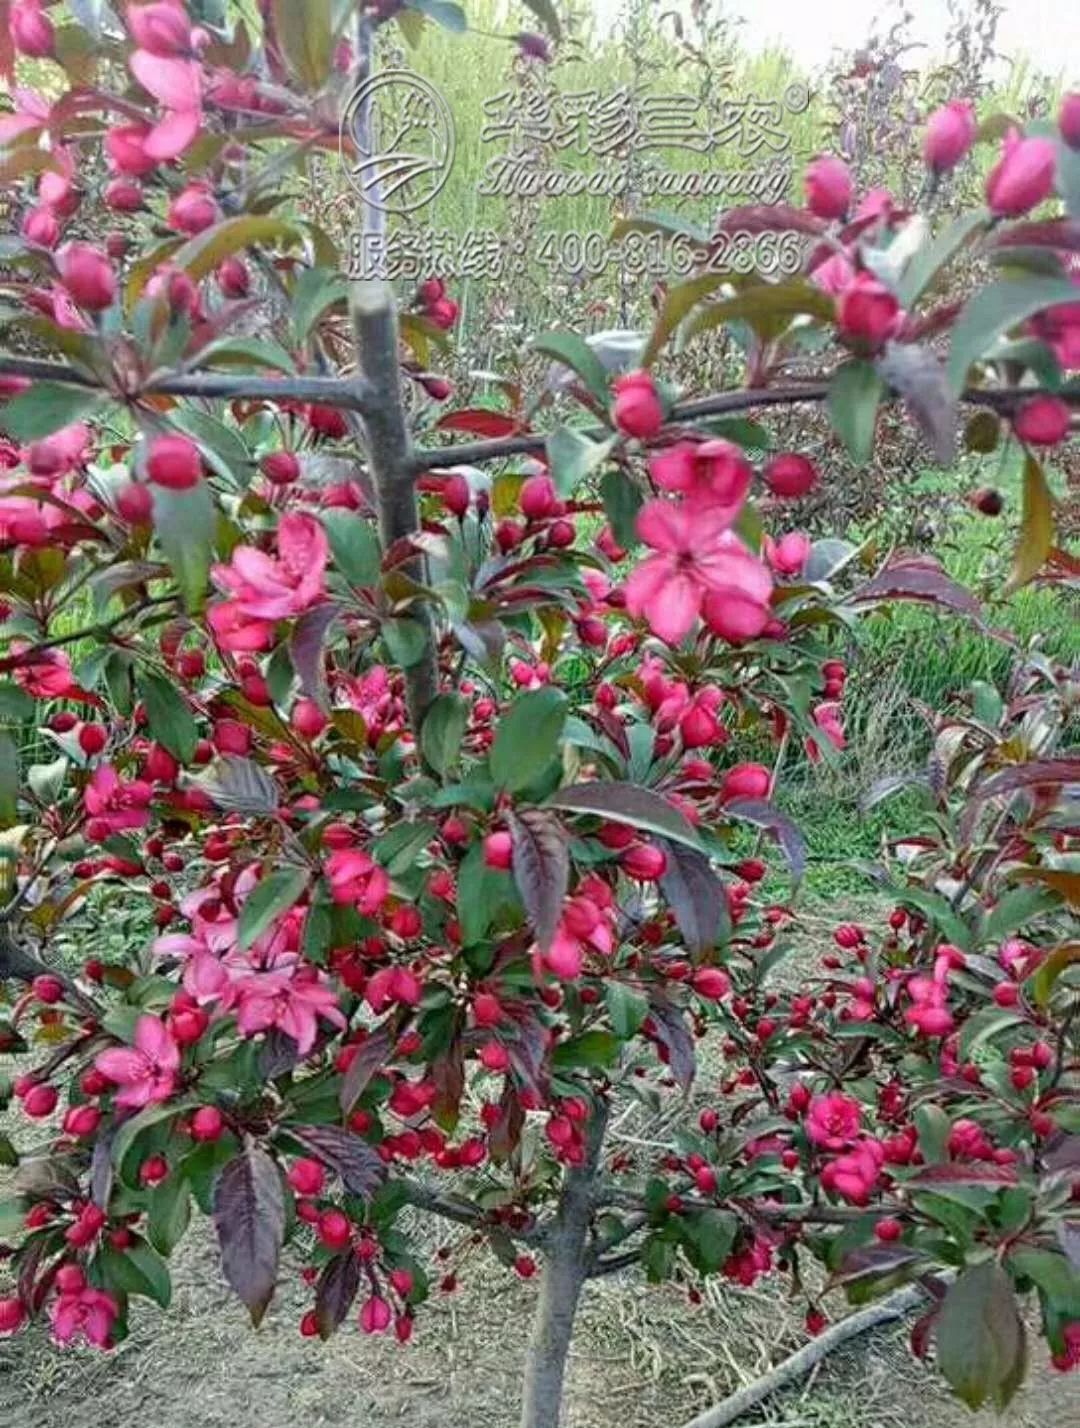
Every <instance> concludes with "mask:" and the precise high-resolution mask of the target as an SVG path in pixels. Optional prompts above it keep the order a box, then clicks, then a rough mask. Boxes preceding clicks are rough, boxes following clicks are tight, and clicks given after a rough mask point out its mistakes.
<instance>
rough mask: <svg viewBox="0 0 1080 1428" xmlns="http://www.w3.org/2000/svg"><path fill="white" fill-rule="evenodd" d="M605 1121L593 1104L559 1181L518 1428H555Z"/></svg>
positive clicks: (582, 1278) (585, 1265)
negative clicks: (578, 1152)
mask: <svg viewBox="0 0 1080 1428" xmlns="http://www.w3.org/2000/svg"><path fill="white" fill-rule="evenodd" d="M607 1117H608V1112H607V1107H606V1105H604V1104H603V1103H602V1102H601V1103H598V1105H597V1107H596V1110H595V1111H594V1114H593V1118H592V1121H591V1122H590V1125H589V1131H588V1140H587V1144H586V1153H585V1161H584V1164H582V1165H580V1166H577V1167H575V1168H573V1169H570V1170H567V1171H566V1172H565V1175H564V1177H563V1185H562V1193H561V1194H560V1196H559V1209H558V1214H557V1216H556V1219H555V1224H554V1226H553V1227H552V1230H551V1234H550V1236H549V1238H548V1241H547V1245H546V1247H545V1255H544V1258H545V1264H544V1277H543V1279H542V1281H541V1284H540V1298H539V1301H538V1302H537V1305H536V1313H535V1315H534V1317H533V1325H532V1333H531V1334H530V1336H529V1347H528V1350H527V1353H526V1359H525V1384H524V1391H523V1395H522V1404H521V1428H559V1419H560V1416H561V1413H562V1396H563V1378H564V1376H565V1373H566V1359H567V1355H568V1354H569V1352H570V1340H571V1338H572V1337H573V1333H574V1320H575V1318H576V1317H577V1307H578V1301H579V1299H580V1298H581V1290H582V1287H583V1285H584V1283H585V1280H586V1279H587V1278H588V1263H587V1258H588V1244H587V1241H588V1234H589V1225H590V1223H591V1220H592V1211H593V1205H592V1193H593V1186H594V1184H595V1181H596V1167H597V1165H598V1163H599V1160H600V1152H601V1149H602V1148H603V1143H604V1132H605V1130H606V1129H607Z"/></svg>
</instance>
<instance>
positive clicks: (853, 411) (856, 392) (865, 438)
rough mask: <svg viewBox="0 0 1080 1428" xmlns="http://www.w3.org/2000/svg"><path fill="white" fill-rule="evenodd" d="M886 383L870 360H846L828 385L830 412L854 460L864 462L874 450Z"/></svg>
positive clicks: (836, 428) (834, 424)
mask: <svg viewBox="0 0 1080 1428" xmlns="http://www.w3.org/2000/svg"><path fill="white" fill-rule="evenodd" d="M884 391H885V384H884V382H883V381H882V380H881V377H880V376H879V375H878V373H877V372H876V371H875V369H874V367H873V366H872V364H871V363H869V362H862V361H853V362H845V364H844V365H843V366H842V367H840V368H838V370H837V371H836V373H835V374H834V376H833V379H832V381H831V383H830V384H829V415H830V417H831V418H832V424H833V427H834V429H835V431H836V434H837V436H838V437H839V438H840V440H841V441H842V442H843V443H844V445H845V446H846V447H847V449H848V451H849V452H850V454H851V457H852V460H854V461H857V462H858V463H859V464H860V465H864V464H865V463H866V462H867V461H869V460H870V457H871V455H872V454H873V450H874V431H875V428H876V427H877V414H878V404H879V403H880V401H881V398H882V394H883V393H884Z"/></svg>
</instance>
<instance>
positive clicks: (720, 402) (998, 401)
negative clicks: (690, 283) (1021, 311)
mask: <svg viewBox="0 0 1080 1428" xmlns="http://www.w3.org/2000/svg"><path fill="white" fill-rule="evenodd" d="M1039 391H1040V389H1039V388H1037V387H985V388H984V387H969V388H968V389H967V390H966V391H965V392H964V393H963V395H962V397H961V400H962V401H964V402H966V403H968V405H969V406H976V407H988V408H989V409H990V410H991V411H995V412H998V413H1001V414H1008V413H1009V412H1010V411H1012V409H1013V408H1014V407H1015V406H1016V405H1017V403H1018V402H1021V401H1025V400H1026V399H1027V398H1029V397H1033V396H1037V395H1038V393H1039ZM828 395H829V384H828V383H827V382H804V383H800V384H798V385H792V386H786V387H746V388H743V389H740V390H739V391H737V392H715V393H713V394H712V395H711V396H708V397H698V398H695V399H694V400H693V401H688V402H678V403H676V405H675V406H674V407H673V408H672V411H671V420H672V421H673V422H680V421H682V422H690V421H700V420H701V419H702V418H704V417H716V416H732V415H734V414H736V413H739V412H748V411H754V410H755V409H757V408H762V407H784V406H789V407H790V406H799V405H800V404H802V403H819V402H823V401H826V400H827V398H828ZM1060 395H1062V396H1063V397H1064V398H1065V400H1069V399H1070V395H1069V394H1068V393H1062V394H1060ZM884 400H886V401H897V400H899V398H898V397H896V396H895V395H892V396H887V397H885V398H884ZM1071 400H1072V401H1073V402H1075V403H1077V404H1080V395H1077V394H1073V395H1072V397H1071ZM581 434H582V436H587V437H590V438H591V439H592V440H594V441H602V440H603V439H604V438H605V437H608V436H610V435H611V432H610V430H609V429H607V428H605V427H600V426H597V427H591V428H587V429H584V430H583V431H582V433H581ZM547 439H548V433H547V432H523V433H522V434H521V435H520V436H506V437H495V438H493V439H492V440H490V441H466V442H462V443H460V444H458V445H456V446H443V447H437V448H436V447H432V448H427V449H424V448H421V449H420V450H417V451H416V452H415V453H414V455H413V463H414V469H415V470H416V471H417V472H420V471H438V470H445V469H446V468H447V467H448V466H479V465H482V464H483V463H484V462H485V461H498V460H502V459H504V458H505V457H508V456H525V455H529V454H531V453H535V452H542V451H543V450H544V448H545V447H546V445H547Z"/></svg>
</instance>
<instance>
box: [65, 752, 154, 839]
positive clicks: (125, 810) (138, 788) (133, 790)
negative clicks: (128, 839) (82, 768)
mask: <svg viewBox="0 0 1080 1428" xmlns="http://www.w3.org/2000/svg"><path fill="white" fill-rule="evenodd" d="M153 796H154V790H153V787H152V786H151V785H150V784H148V783H145V782H144V781H143V780H142V779H128V780H127V781H125V780H123V779H121V777H120V775H119V774H118V773H117V772H116V770H115V769H114V768H113V766H112V764H101V765H100V766H99V767H98V768H96V769H95V770H94V772H93V775H92V776H91V779H90V782H89V783H88V784H87V785H86V788H85V789H84V790H83V807H84V808H85V809H86V812H87V815H88V818H89V821H88V823H87V825H86V833H87V837H89V838H90V839H92V840H93V841H94V842H101V841H104V839H106V838H109V837H111V836H112V835H113V834H114V833H126V832H129V831H130V830H131V829H133V828H145V827H146V825H147V823H149V821H150V807H149V805H150V800H151V799H152V798H153Z"/></svg>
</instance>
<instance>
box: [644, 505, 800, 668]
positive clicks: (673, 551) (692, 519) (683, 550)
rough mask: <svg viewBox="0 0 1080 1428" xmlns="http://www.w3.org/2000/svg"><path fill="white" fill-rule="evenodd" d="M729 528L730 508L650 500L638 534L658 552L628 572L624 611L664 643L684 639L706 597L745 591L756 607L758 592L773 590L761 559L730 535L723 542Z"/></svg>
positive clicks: (672, 642) (676, 642) (737, 593)
mask: <svg viewBox="0 0 1080 1428" xmlns="http://www.w3.org/2000/svg"><path fill="white" fill-rule="evenodd" d="M728 524H729V508H727V509H726V508H724V507H720V506H717V507H714V506H706V507H704V508H702V507H697V506H695V505H694V504H693V503H686V502H684V503H681V504H675V503H673V502H670V501H661V500H654V501H647V502H646V504H645V505H644V506H643V507H642V508H641V511H640V512H639V513H638V519H637V529H638V534H639V535H640V536H641V538H642V540H643V541H645V543H646V544H647V545H650V546H652V548H653V550H655V551H656V552H657V554H656V555H652V556H649V557H648V558H647V559H646V560H644V561H642V563H641V564H640V565H639V566H638V567H637V568H636V569H635V570H634V571H632V572H631V575H630V578H629V579H628V580H627V582H626V608H627V609H628V610H629V612H630V614H631V615H634V616H644V617H645V619H647V620H648V622H649V625H650V626H651V628H652V630H653V632H654V633H655V634H657V635H659V637H660V638H661V639H662V640H664V641H666V642H667V643H668V644H671V645H677V644H678V643H679V642H680V641H681V640H682V639H683V638H684V637H685V636H686V634H687V633H688V632H689V630H690V628H691V627H692V625H693V623H694V621H695V620H696V619H697V617H698V615H699V614H700V613H701V609H702V604H703V602H704V601H705V600H706V598H707V597H708V596H709V595H710V593H711V594H713V595H715V596H722V597H725V598H728V597H730V598H732V599H735V600H738V599H739V598H740V597H741V596H742V595H743V594H744V593H745V594H748V595H749V596H750V597H751V598H752V599H753V600H754V603H755V604H756V603H758V597H759V596H760V593H761V590H762V588H763V587H764V588H766V589H768V588H771V583H772V582H771V581H770V580H769V576H768V572H767V571H765V569H764V566H762V565H761V563H760V561H757V560H756V559H755V558H754V557H753V556H752V555H750V553H749V552H748V551H747V550H746V549H745V548H744V547H743V546H742V545H740V543H739V542H738V541H737V540H736V539H735V538H734V537H733V536H731V537H730V538H727V539H725V536H727V535H728V533H727V529H726V528H727V526H728ZM714 608H715V609H717V610H719V606H718V604H717V603H716V602H715V601H714ZM766 618H767V617H766ZM764 623H765V621H764V620H762V621H761V623H760V624H759V625H758V626H757V629H756V630H755V631H754V633H757V632H758V630H760V629H761V627H762V626H763V625H764Z"/></svg>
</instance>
